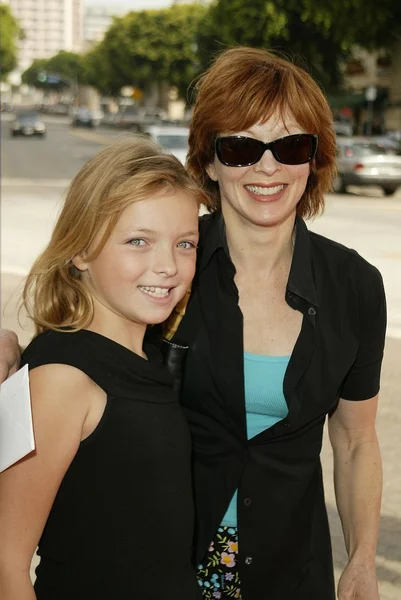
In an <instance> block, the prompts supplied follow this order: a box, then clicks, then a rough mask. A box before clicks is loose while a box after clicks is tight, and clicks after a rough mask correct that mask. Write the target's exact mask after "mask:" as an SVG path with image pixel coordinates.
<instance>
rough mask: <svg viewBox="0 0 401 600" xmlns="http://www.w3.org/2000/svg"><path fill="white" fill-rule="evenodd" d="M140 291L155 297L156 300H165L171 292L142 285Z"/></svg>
mask: <svg viewBox="0 0 401 600" xmlns="http://www.w3.org/2000/svg"><path fill="white" fill-rule="evenodd" d="M139 289H140V290H142V291H143V292H145V294H149V296H153V297H155V298H165V297H166V296H167V295H168V293H169V292H170V290H169V289H166V288H159V287H148V286H144V285H140V286H139Z"/></svg>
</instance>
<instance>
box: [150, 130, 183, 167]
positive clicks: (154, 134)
mask: <svg viewBox="0 0 401 600" xmlns="http://www.w3.org/2000/svg"><path fill="white" fill-rule="evenodd" d="M145 133H146V134H147V135H148V136H149V137H150V138H151V139H152V140H154V141H155V142H157V143H158V144H160V145H161V146H163V148H166V150H168V151H169V152H171V154H174V156H176V157H177V158H178V160H179V161H181V162H182V164H183V165H184V164H185V160H186V157H187V153H188V135H189V129H188V127H179V126H177V127H175V126H174V125H171V126H168V125H160V126H159V125H153V126H151V127H147V129H146V131H145Z"/></svg>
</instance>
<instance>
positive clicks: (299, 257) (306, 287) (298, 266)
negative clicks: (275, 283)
mask: <svg viewBox="0 0 401 600" xmlns="http://www.w3.org/2000/svg"><path fill="white" fill-rule="evenodd" d="M200 232H201V234H200V249H201V254H200V259H199V265H198V268H199V270H200V271H202V270H203V269H205V268H206V267H207V265H208V264H209V262H210V261H211V259H212V257H213V256H214V254H215V253H216V252H217V251H218V250H221V249H223V250H224V251H225V253H226V255H227V257H228V258H229V260H231V259H230V254H229V251H228V246H227V238H226V233H225V225H224V220H223V215H222V213H221V211H218V212H215V213H212V214H209V215H205V216H204V217H202V218H201V223H200ZM287 289H288V290H289V291H290V292H292V293H293V294H295V295H297V296H300V297H301V298H303V299H304V300H306V301H307V302H309V303H311V304H313V305H314V306H319V302H318V299H317V293H316V286H315V281H314V278H313V272H312V258H311V253H310V238H309V231H308V228H307V227H306V224H305V221H304V220H303V219H301V218H300V217H297V218H296V220H295V244H294V254H293V258H292V263H291V269H290V275H289V277H288V282H287Z"/></svg>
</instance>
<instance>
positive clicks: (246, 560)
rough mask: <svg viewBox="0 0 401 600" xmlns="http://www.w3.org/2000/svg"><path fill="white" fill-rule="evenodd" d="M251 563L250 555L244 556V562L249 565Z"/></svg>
mask: <svg viewBox="0 0 401 600" xmlns="http://www.w3.org/2000/svg"><path fill="white" fill-rule="evenodd" d="M251 563H252V556H247V557H246V558H245V564H246V565H248V566H249V565H250V564H251Z"/></svg>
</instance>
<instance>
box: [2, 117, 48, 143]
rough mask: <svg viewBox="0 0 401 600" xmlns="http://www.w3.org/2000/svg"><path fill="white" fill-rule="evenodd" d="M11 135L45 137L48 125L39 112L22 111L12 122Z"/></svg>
mask: <svg viewBox="0 0 401 600" xmlns="http://www.w3.org/2000/svg"><path fill="white" fill-rule="evenodd" d="M10 135H12V136H13V137H16V136H18V135H26V136H37V137H40V138H44V137H45V135H46V125H45V124H44V122H43V121H42V119H41V118H40V115H39V114H38V113H37V112H21V113H19V114H17V115H16V116H15V118H14V119H13V120H12V121H11V122H10Z"/></svg>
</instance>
